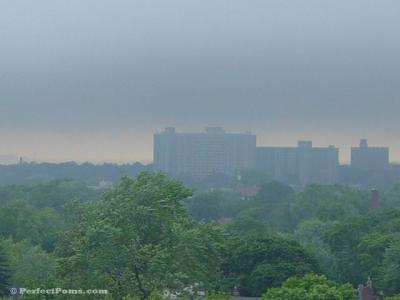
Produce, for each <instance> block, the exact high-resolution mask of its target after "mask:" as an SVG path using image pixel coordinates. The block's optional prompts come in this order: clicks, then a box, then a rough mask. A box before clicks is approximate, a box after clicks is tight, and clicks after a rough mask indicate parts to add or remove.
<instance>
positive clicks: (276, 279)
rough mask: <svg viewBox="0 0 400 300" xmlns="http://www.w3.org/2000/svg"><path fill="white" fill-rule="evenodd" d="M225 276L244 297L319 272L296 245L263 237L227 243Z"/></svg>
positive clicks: (283, 240)
mask: <svg viewBox="0 0 400 300" xmlns="http://www.w3.org/2000/svg"><path fill="white" fill-rule="evenodd" d="M227 247H228V254H227V257H226V258H225V261H224V276H225V280H226V281H227V282H230V284H231V288H232V287H233V286H234V285H237V286H239V288H240V292H241V294H242V295H244V296H260V295H261V294H262V293H264V292H265V291H266V289H267V288H270V287H277V286H280V285H281V284H282V282H284V281H285V280H286V279H287V278H289V277H291V276H295V275H298V276H301V275H304V274H307V273H311V272H319V271H320V268H319V266H318V263H317V261H316V260H315V259H314V257H313V256H312V255H310V254H309V253H308V252H306V251H305V250H304V249H303V248H302V247H301V246H300V245H299V244H298V243H297V242H295V241H290V240H285V239H283V238H280V237H277V236H272V235H267V234H263V233H258V234H252V235H250V236H234V237H232V239H231V240H230V241H229V243H228V245H227Z"/></svg>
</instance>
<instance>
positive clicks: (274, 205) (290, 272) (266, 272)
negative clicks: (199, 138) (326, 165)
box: [0, 173, 400, 300]
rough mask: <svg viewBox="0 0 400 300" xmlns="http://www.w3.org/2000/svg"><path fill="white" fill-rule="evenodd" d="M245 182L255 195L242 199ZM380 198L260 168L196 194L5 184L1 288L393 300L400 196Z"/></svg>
mask: <svg viewBox="0 0 400 300" xmlns="http://www.w3.org/2000/svg"><path fill="white" fill-rule="evenodd" d="M246 184H248V185H249V186H250V187H251V190H252V193H250V194H246V193H244V194H243V193H242V192H243V189H242V188H243V186H244V185H246ZM255 187H256V188H255ZM257 191H258V192H257ZM253 192H255V193H253ZM382 194H383V196H382V207H383V208H382V209H375V210H371V208H370V201H371V196H370V192H369V191H366V190H361V189H356V188H352V187H346V186H340V185H336V186H323V185H310V186H307V187H305V188H304V189H303V190H294V189H293V188H291V187H290V186H287V185H285V184H282V183H279V182H275V181H270V180H269V179H268V178H266V177H257V176H256V174H253V173H249V174H247V175H246V174H245V175H244V176H243V178H241V181H239V183H238V186H235V185H232V186H231V188H230V189H215V188H213V189H212V190H209V191H206V190H203V191H201V192H200V191H197V192H195V194H194V195H192V192H191V191H190V190H189V189H187V188H185V187H184V186H183V185H182V184H181V183H179V182H177V181H174V180H170V179H168V178H167V177H165V176H164V175H161V174H151V173H142V174H140V175H139V176H137V177H134V178H129V177H124V178H123V179H122V180H121V182H120V183H119V184H118V185H116V186H115V187H114V188H112V189H110V190H104V191H101V192H100V191H98V190H94V189H92V188H89V187H87V186H86V184H82V183H79V182H75V181H71V180H56V181H51V182H48V183H41V184H37V185H30V186H8V187H1V188H0V247H2V248H3V252H2V254H1V255H0V256H1V257H0V258H1V259H0V265H2V266H3V269H1V266H0V270H3V271H2V272H0V279H1V276H3V277H2V278H5V280H4V279H1V280H2V281H1V280H0V282H5V284H3V286H5V285H7V286H8V285H9V284H12V285H13V286H20V287H22V286H25V287H32V286H43V287H53V286H62V287H65V288H73V289H74V288H83V289H84V288H103V289H108V290H109V291H110V294H109V296H107V297H108V298H107V300H110V299H123V298H125V299H144V298H148V299H153V300H155V299H159V297H160V294H162V293H163V292H165V291H169V292H172V293H180V294H181V295H184V294H188V293H189V292H188V291H192V292H193V293H192V294H191V295H189V296H190V297H191V298H195V296H196V291H198V290H204V291H205V293H206V295H207V297H208V298H209V299H218V297H220V296H221V295H223V297H225V296H226V295H227V294H229V293H231V292H232V289H233V288H234V286H237V287H238V288H239V289H240V292H241V294H242V295H244V296H245V295H251V296H253V295H254V296H260V295H261V294H264V293H265V292H267V293H266V294H265V296H264V297H267V296H268V297H272V298H266V299H279V297H282V295H285V297H287V299H289V300H290V299H292V298H290V297H292V296H293V297H294V295H296V293H297V295H303V296H304V297H308V298H301V299H324V297H325V298H326V299H347V298H344V296H343V295H342V294H341V293H342V292H343V291H349V286H348V285H346V284H347V283H350V284H352V286H353V287H357V286H358V284H360V283H363V282H365V281H366V280H367V278H368V276H371V278H372V280H373V287H374V290H375V293H377V294H378V293H380V291H383V292H384V293H385V295H387V296H389V295H393V296H394V295H395V294H399V293H400V290H399V284H398V282H400V278H399V274H400V272H399V268H400V250H399V249H400V246H399V242H398V241H399V240H400V209H399V206H398V199H400V189H399V188H398V186H395V187H393V188H392V189H390V190H388V191H383V192H382ZM8 265H9V267H8ZM307 273H316V274H324V276H326V278H329V280H328V279H326V278H325V277H320V275H318V276H317V275H309V276H311V277H307V276H306V277H304V278H303V277H301V276H303V275H305V274H307ZM2 274H3V275H2ZM291 276H296V279H290V280H288V281H287V282H286V283H284V282H285V280H287V279H288V278H290V277H291ZM335 282H336V283H335ZM282 284H283V285H282ZM306 284H308V285H306ZM306 286H307V287H306ZM289 295H290V297H289ZM346 295H347V294H346ZM216 297H217V298H216ZM273 297H275V298H273ZM277 297H278V298H277ZM310 297H311V298H310ZM312 297H314V298H312ZM318 297H320V298H318ZM329 297H331V298H329ZM337 297H342V298H337ZM66 299H67V298H66ZM82 299H83V298H82ZM284 299H286V298H284ZM293 299H298V298H293ZM349 299H352V298H349Z"/></svg>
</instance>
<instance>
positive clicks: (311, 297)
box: [262, 274, 357, 300]
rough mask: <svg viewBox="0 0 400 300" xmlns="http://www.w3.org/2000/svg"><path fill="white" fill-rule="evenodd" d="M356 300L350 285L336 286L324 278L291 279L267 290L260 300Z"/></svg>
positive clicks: (311, 276)
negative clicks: (280, 285) (278, 286)
mask: <svg viewBox="0 0 400 300" xmlns="http://www.w3.org/2000/svg"><path fill="white" fill-rule="evenodd" d="M283 299H284V300H323V299H326V300H328V299H329V300H356V299H357V298H356V293H355V291H354V290H353V288H352V286H351V285H348V284H346V285H338V284H336V283H335V282H333V281H331V280H328V279H327V278H326V277H325V276H318V275H313V274H307V275H305V276H304V277H302V278H300V277H292V278H289V279H288V280H286V281H285V282H284V283H283V285H282V287H280V288H272V289H269V290H268V292H267V293H266V294H265V295H264V296H263V297H262V300H283Z"/></svg>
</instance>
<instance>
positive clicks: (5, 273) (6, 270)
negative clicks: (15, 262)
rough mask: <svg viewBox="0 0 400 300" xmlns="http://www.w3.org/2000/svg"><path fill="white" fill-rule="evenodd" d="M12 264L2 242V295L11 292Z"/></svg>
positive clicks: (0, 253)
mask: <svg viewBox="0 0 400 300" xmlns="http://www.w3.org/2000/svg"><path fill="white" fill-rule="evenodd" d="M10 276H11V271H10V266H9V262H8V260H7V257H6V255H5V253H4V251H3V247H2V245H1V244H0V296H5V295H8V294H9V291H10V285H11V282H10Z"/></svg>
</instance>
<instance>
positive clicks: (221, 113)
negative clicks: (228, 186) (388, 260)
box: [0, 0, 400, 160]
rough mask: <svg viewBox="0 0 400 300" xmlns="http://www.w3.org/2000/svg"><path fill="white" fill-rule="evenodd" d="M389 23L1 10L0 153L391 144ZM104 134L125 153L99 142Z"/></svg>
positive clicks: (329, 5)
mask: <svg viewBox="0 0 400 300" xmlns="http://www.w3.org/2000/svg"><path fill="white" fill-rule="evenodd" d="M399 15H400V3H399V2H398V1H395V0H392V1H389V0H381V1H372V0H354V1H345V0H343V1H342V0H339V1H338V0H335V1H334V0H332V1H329V0H328V1H319V0H303V1H300V0H291V1H289V0H287V1H286V0H273V1H265V0H262V1H261V0H252V1H244V0H240V1H239V0H216V1H211V0H193V1H192V0H191V1H188V0H170V1H162V0H157V1H156V0H143V1H132V0H129V1H128V0H126V1H123V0H113V1H111V0H108V1H105V0H85V1H80V0H64V1H54V0H41V1H29V0H21V1H11V0H9V1H2V2H1V9H0V103H1V109H0V128H1V129H0V134H2V135H3V139H2V140H3V143H6V144H7V145H6V146H2V147H0V152H17V153H23V154H25V153H26V155H29V154H30V153H34V152H40V153H39V154H38V156H39V157H41V158H42V159H46V158H51V159H55V160H58V159H60V160H62V159H90V158H91V157H92V156H93V159H99V160H101V159H110V158H111V159H123V160H127V159H132V160H134V159H148V158H150V157H151V137H150V138H148V137H147V136H150V134H152V132H153V131H154V130H157V129H159V128H160V127H163V126H165V125H175V126H178V127H181V128H182V129H186V130H191V129H200V128H201V127H203V126H207V125H221V126H224V127H227V128H228V129H231V130H243V131H244V130H247V129H251V130H253V131H255V132H256V133H257V134H258V135H259V136H260V140H261V141H262V142H263V143H266V144H274V143H288V142H289V141H293V140H295V139H296V138H303V137H307V138H314V139H315V140H317V142H320V143H336V144H339V145H341V144H348V143H350V142H352V143H356V139H358V138H359V137H360V136H367V137H368V136H370V137H372V138H374V141H376V142H379V143H386V144H389V145H391V146H393V147H399V149H400V144H399V143H398V141H397V134H398V128H399V125H400V121H399V120H400V118H399V117H398V116H399V113H398V112H399V109H400V101H399V94H400V93H399V92H400V85H399V79H400V76H399V72H400V71H399V70H400V66H399V64H400V63H399V53H400V39H399V28H400V21H399V18H398V16H399ZM10 132H15V133H16V134H15V135H13V134H10ZM21 132H23V133H24V134H21ZM101 132H106V133H107V134H104V135H103V137H104V139H102V134H101ZM126 132H130V133H131V134H130V136H129V137H128V136H127V137H126V142H125V143H124V142H123V141H124V138H123V136H122V134H123V133H124V134H125V133H126ZM37 136H41V140H40V144H41V146H40V147H39V146H37V147H34V146H33V144H32V141H33V140H35V138H36V137H37ZM112 136H115V137H116V141H119V143H120V144H119V146H118V147H126V148H128V149H129V148H131V149H129V151H128V150H127V151H126V153H123V154H121V153H120V152H119V151H115V150H113V149H112V147H102V146H101V145H103V146H104V145H105V144H106V143H108V142H109V141H110V138H111V139H112ZM60 140H63V141H65V140H67V141H70V142H69V143H68V142H65V146H64V147H63V148H62V149H64V150H62V149H59V147H56V146H54V144H58V145H59V144H60ZM82 140H85V141H86V143H87V145H86V146H85V147H83V148H80V147H78V146H77V143H78V144H79V143H81V141H82ZM102 140H104V141H102ZM129 140H130V141H129ZM24 141H25V142H24ZM62 144H64V143H62ZM68 145H70V147H71V148H74V149H75V151H71V149H68ZM99 147H100V148H103V149H107V150H104V151H103V152H101V151H99V150H98V148H99ZM22 149H23V150H22ZM54 152H58V153H59V155H55V154H54ZM399 154H400V152H399ZM130 155H131V156H130ZM394 158H397V159H398V160H400V155H397V154H395V157H394Z"/></svg>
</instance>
